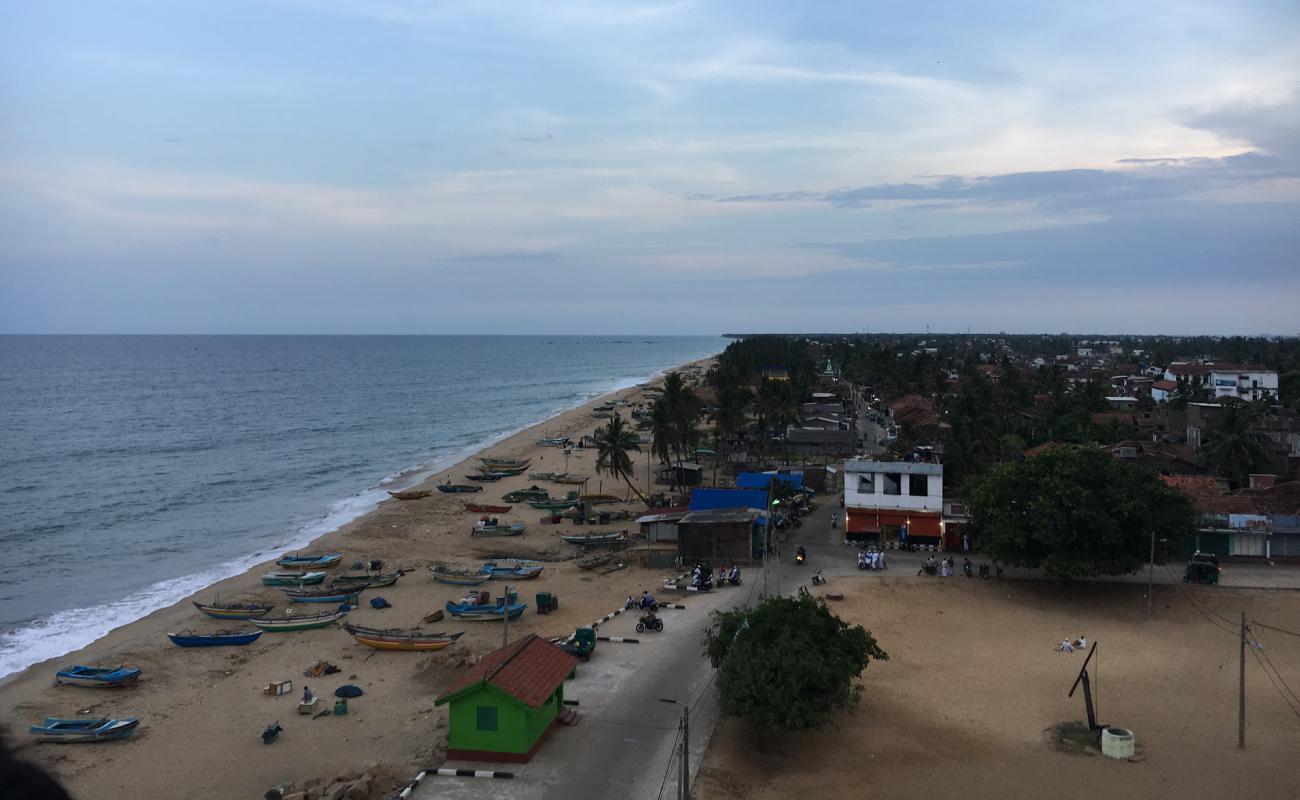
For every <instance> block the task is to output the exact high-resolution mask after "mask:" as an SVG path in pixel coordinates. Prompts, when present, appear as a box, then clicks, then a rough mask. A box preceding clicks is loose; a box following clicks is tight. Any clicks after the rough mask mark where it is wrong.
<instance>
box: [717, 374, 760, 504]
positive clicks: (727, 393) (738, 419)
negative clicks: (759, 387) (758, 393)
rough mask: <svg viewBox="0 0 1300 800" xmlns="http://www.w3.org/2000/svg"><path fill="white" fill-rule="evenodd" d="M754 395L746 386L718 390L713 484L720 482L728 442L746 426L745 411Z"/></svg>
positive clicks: (729, 386)
mask: <svg viewBox="0 0 1300 800" xmlns="http://www.w3.org/2000/svg"><path fill="white" fill-rule="evenodd" d="M752 398H753V393H752V392H750V391H749V390H748V389H746V388H745V387H744V386H735V385H727V386H723V387H722V388H721V389H720V390H718V411H717V413H716V414H714V415H713V435H714V446H715V448H716V450H717V452H716V453H715V454H714V457H713V483H714V484H715V485H716V484H717V482H718V462H720V461H722V458H723V455H724V453H726V452H727V447H726V442H727V441H728V440H729V439H730V438H731V437H732V436H734V435H735V434H736V432H737V431H739V430H740V429H741V428H743V427H744V426H745V409H746V408H747V407H748V406H749V401H750V400H751V399H752Z"/></svg>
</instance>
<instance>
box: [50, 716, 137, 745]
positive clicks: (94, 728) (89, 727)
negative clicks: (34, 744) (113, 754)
mask: <svg viewBox="0 0 1300 800" xmlns="http://www.w3.org/2000/svg"><path fill="white" fill-rule="evenodd" d="M139 725H140V720H138V719H136V718H135V717H123V718H122V719H109V718H107V717H98V718H94V719H87V718H85V717H83V718H81V719H59V718H58V717H46V718H45V721H44V722H42V723H41V724H40V725H33V726H31V727H30V728H29V729H28V732H29V733H31V734H32V735H33V736H36V737H37V741H40V742H57V743H60V744H71V743H74V742H111V741H113V740H114V739H126V738H128V737H129V736H130V735H131V734H133V733H135V729H136V728H137V727H139Z"/></svg>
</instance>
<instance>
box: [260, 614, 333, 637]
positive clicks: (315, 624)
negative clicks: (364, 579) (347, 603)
mask: <svg viewBox="0 0 1300 800" xmlns="http://www.w3.org/2000/svg"><path fill="white" fill-rule="evenodd" d="M347 615H348V612H346V611H325V612H322V613H320V614H310V615H305V616H293V615H289V616H284V617H280V618H278V619H269V618H268V619H257V618H254V619H250V620H249V622H251V623H253V624H254V625H256V626H257V627H259V628H261V629H262V630H264V631H266V632H268V633H287V632H289V631H306V630H311V629H313V628H324V627H327V626H329V625H333V624H334V623H336V622H338V621H339V620H341V619H343V618H344V617H346V616H347Z"/></svg>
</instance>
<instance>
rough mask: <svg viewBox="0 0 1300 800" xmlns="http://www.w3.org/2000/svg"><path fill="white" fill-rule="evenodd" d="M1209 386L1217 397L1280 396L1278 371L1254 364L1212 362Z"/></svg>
mask: <svg viewBox="0 0 1300 800" xmlns="http://www.w3.org/2000/svg"><path fill="white" fill-rule="evenodd" d="M1209 386H1210V388H1211V389H1213V390H1214V396H1215V398H1220V397H1239V398H1241V399H1242V400H1258V399H1260V398H1261V397H1273V398H1276V397H1277V396H1278V393H1277V372H1276V371H1275V370H1271V369H1267V368H1265V367H1261V366H1258V365H1252V364H1211V365H1210V379H1209Z"/></svg>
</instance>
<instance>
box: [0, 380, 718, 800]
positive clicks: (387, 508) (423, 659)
mask: <svg viewBox="0 0 1300 800" xmlns="http://www.w3.org/2000/svg"><path fill="white" fill-rule="evenodd" d="M696 363H697V364H700V363H705V362H696ZM616 397H617V398H622V399H626V400H628V401H629V402H630V403H632V404H636V403H641V402H645V401H646V395H645V393H644V392H643V391H642V390H641V389H631V390H624V391H621V392H616V393H613V394H611V395H607V396H606V397H605V398H599V399H597V400H593V401H591V402H589V403H587V404H585V405H583V406H582V407H581V408H578V409H574V410H572V411H570V412H567V413H565V414H563V415H561V416H559V417H556V418H553V419H551V420H548V421H547V422H545V423H542V424H541V425H538V426H536V427H534V428H531V429H529V430H527V431H523V432H521V433H519V434H517V435H515V436H512V437H510V438H509V439H506V440H504V441H502V442H500V443H498V444H496V445H494V446H492V447H490V448H488V449H487V450H485V451H483V452H482V453H479V454H476V456H475V458H471V459H469V460H468V461H466V462H465V463H464V464H462V465H458V466H457V467H455V468H453V469H451V470H447V471H444V472H441V473H439V474H438V475H435V476H433V477H431V478H430V479H429V481H427V482H426V484H425V486H426V487H427V488H432V487H433V485H434V484H435V483H438V482H442V481H443V480H445V479H446V477H447V476H448V475H450V476H453V478H454V482H456V483H465V482H466V481H464V480H463V476H464V475H465V474H467V473H468V472H470V471H472V467H473V466H474V465H476V464H477V456H478V455H488V454H490V455H493V456H503V457H510V456H525V455H526V456H532V457H533V459H534V460H533V466H532V469H533V470H535V471H555V472H558V471H563V470H564V469H565V459H564V455H563V453H562V452H561V451H560V450H558V449H555V448H541V447H538V446H536V445H535V444H534V441H535V440H536V439H537V438H539V437H542V436H547V437H550V436H569V437H572V438H574V439H576V438H578V437H579V436H581V435H583V434H590V433H591V432H592V431H593V430H594V429H595V428H596V427H597V426H598V425H600V424H603V421H602V420H599V419H596V418H594V417H593V416H592V413H591V410H592V408H593V407H594V406H596V405H598V404H599V403H600V402H602V401H603V400H605V399H612V398H616ZM627 411H628V409H626V408H625V409H623V414H624V416H625V417H626V416H627ZM594 460H595V453H594V452H591V451H588V452H586V453H581V452H579V451H575V453H574V455H573V456H571V457H570V460H569V465H568V470H569V472H571V473H578V474H583V475H590V476H592V481H591V482H590V484H589V485H588V487H587V489H586V491H589V492H606V493H612V494H619V495H624V494H625V493H626V491H627V490H626V487H625V486H624V485H623V484H622V483H621V482H618V483H616V482H615V481H614V480H613V479H612V478H611V477H610V476H608V475H604V476H596V475H595V471H594V468H593V464H594ZM634 462H635V463H636V465H637V466H638V468H639V472H638V475H637V478H636V480H637V481H638V482H639V485H640V486H641V487H642V488H643V489H644V487H645V486H646V475H645V464H646V462H645V459H644V457H641V458H638V459H634ZM535 482H536V481H532V480H530V479H528V478H527V477H526V475H521V476H519V477H516V478H507V479H503V480H501V481H499V482H497V483H488V484H484V491H482V492H480V493H475V494H464V495H455V494H442V493H437V492H435V493H434V494H433V495H432V496H430V497H428V498H426V499H422V500H412V501H403V502H399V501H388V502H385V503H383V504H382V505H381V506H380V507H379V508H378V509H376V510H375V511H374V512H372V513H370V514H368V515H366V516H364V517H361V518H360V519H358V520H356V521H354V522H352V523H350V524H348V525H346V526H345V527H343V528H342V529H340V530H339V531H337V532H335V533H332V534H329V535H326V536H324V537H322V538H321V539H319V540H317V541H316V542H315V543H314V544H313V546H312V549H313V550H318V551H319V550H341V551H342V552H343V553H344V554H345V558H344V562H343V567H342V568H340V570H339V571H343V570H346V569H347V568H348V567H349V566H350V565H351V564H352V563H353V562H355V561H358V560H362V559H371V558H379V559H383V560H384V561H385V562H386V566H387V568H389V569H391V568H395V567H404V568H407V569H410V570H412V571H411V572H409V573H408V574H407V575H406V576H405V577H403V578H402V579H401V580H400V581H399V582H398V583H397V584H396V585H395V586H392V587H387V588H383V589H378V590H373V591H368V592H366V593H364V594H363V595H362V596H361V608H359V609H357V610H355V611H353V612H352V613H351V614H350V615H349V617H348V619H349V621H352V622H354V623H356V624H360V625H370V626H375V627H411V626H417V625H419V624H420V618H421V617H422V616H423V615H425V614H427V613H428V612H430V611H432V610H434V609H437V608H441V607H442V606H443V604H444V603H445V602H446V601H448V600H454V599H457V598H458V597H460V596H461V595H462V594H463V593H464V592H463V590H461V589H459V588H458V587H454V586H445V585H441V584H435V583H433V582H432V581H431V579H430V577H429V573H428V571H427V569H426V567H427V565H428V564H430V563H431V562H433V561H436V560H448V561H457V562H462V563H466V564H474V563H481V562H482V560H483V559H484V558H485V557H487V556H490V555H494V554H506V555H520V556H527V557H539V558H545V559H558V560H556V561H554V562H551V563H548V564H547V566H546V569H545V571H544V572H543V574H542V576H541V577H540V578H538V579H537V580H533V581H527V582H524V583H522V584H521V585H519V593H520V596H521V599H523V600H525V601H526V602H528V603H529V606H530V609H529V611H528V612H527V613H526V614H525V615H524V616H523V617H522V618H520V619H519V620H518V621H517V622H512V623H511V625H510V634H511V638H512V639H513V638H515V637H516V636H517V635H522V634H525V633H529V632H537V633H541V634H546V635H558V634H562V633H571V632H572V631H573V629H574V628H575V627H576V626H578V625H585V624H589V623H590V622H591V621H592V620H593V619H596V618H598V617H599V616H601V615H603V614H605V613H607V612H608V611H610V610H612V609H613V608H614V607H616V606H617V605H620V604H621V599H622V598H624V597H626V596H627V595H628V594H633V593H639V592H640V590H641V589H643V588H649V587H653V586H654V585H656V584H657V583H658V581H659V580H660V579H661V578H662V577H663V574H662V573H661V572H657V571H656V572H651V571H648V570H643V569H639V568H636V567H635V566H633V567H632V568H629V569H626V570H622V571H618V572H613V573H611V574H609V575H600V574H595V573H592V572H586V571H583V570H580V569H578V568H577V567H576V566H575V565H574V563H573V561H572V558H573V556H574V555H575V554H576V551H577V548H575V547H573V546H571V545H567V544H565V543H563V542H562V541H561V540H560V539H559V538H558V536H557V533H559V532H561V531H563V532H568V531H571V530H574V526H573V525H572V524H571V523H569V522H568V521H566V523H565V524H562V525H541V524H539V519H540V517H541V516H542V514H543V512H541V511H536V510H533V509H531V508H529V507H528V505H527V504H515V505H514V508H513V509H512V511H511V512H510V513H509V514H503V515H499V516H500V519H501V520H502V521H503V522H515V521H520V522H526V523H527V524H528V531H527V533H526V534H525V535H523V536H520V537H510V538H506V537H494V538H471V537H470V530H471V527H472V526H473V523H474V522H475V520H476V519H477V515H475V514H472V513H468V512H466V511H464V510H463V508H462V503H463V502H466V501H469V502H482V503H492V504H497V503H500V498H501V496H502V495H503V494H505V493H507V492H509V491H511V490H513V489H518V488H524V487H527V486H528V485H530V484H532V483H535ZM537 483H540V485H542V486H544V487H546V488H548V489H549V490H550V491H551V493H552V494H558V495H563V493H564V492H565V491H568V490H569V489H573V488H576V487H573V486H567V485H560V484H549V483H542V482H537ZM663 488H664V487H656V490H657V491H662V490H663ZM601 508H610V509H614V510H617V509H630V510H633V511H636V510H640V509H642V508H644V506H643V505H642V504H640V503H638V502H637V501H636V500H635V497H633V501H632V502H630V503H626V504H617V505H613V506H601ZM620 529H628V530H629V531H633V532H635V530H636V525H635V523H634V522H633V521H631V520H629V521H623V522H618V523H614V524H613V525H610V526H608V527H605V528H602V527H597V526H590V525H584V526H581V532H584V533H586V532H591V533H595V532H600V531H603V530H620ZM270 569H274V566H273V565H272V564H271V563H267V564H263V565H260V566H258V567H256V568H254V569H252V570H250V571H249V572H248V573H246V574H244V575H241V576H238V577H235V578H231V579H229V580H226V581H223V582H221V583H219V584H216V585H215V586H212V587H210V588H209V589H206V590H204V591H202V592H200V593H198V594H196V595H195V596H193V597H192V598H189V599H186V600H185V601H182V602H181V603H179V604H177V605H175V606H172V607H170V608H167V609H163V610H160V611H158V612H155V613H154V614H151V615H149V616H148V617H146V618H145V619H143V620H139V621H137V622H135V623H133V624H131V625H127V626H124V627H122V628H119V629H117V630H115V631H113V632H111V633H110V634H108V635H107V636H105V637H104V638H102V639H100V640H99V641H97V642H95V643H93V644H92V645H90V646H89V647H86V648H85V649H83V650H81V651H78V652H75V653H71V654H69V655H67V656H65V657H63V658H60V659H57V660H54V661H50V662H45V663H42V664H36V665H34V666H32V667H30V668H29V669H27V670H25V671H23V672H22V673H20V674H19V675H17V676H15V677H14V678H12V679H11V680H9V681H7V682H6V683H5V684H4V685H3V686H0V719H3V720H4V725H3V727H4V729H5V731H4V732H5V735H6V737H7V738H8V739H9V740H10V741H11V742H14V743H16V744H25V743H26V740H27V738H28V736H27V734H26V727H27V725H29V724H31V723H34V722H38V721H39V720H40V719H41V718H42V717H44V716H47V715H48V716H68V717H71V716H77V715H79V714H89V713H93V714H95V715H103V716H137V717H140V718H141V720H142V723H141V728H140V731H139V732H138V734H137V735H136V736H135V737H134V738H133V739H131V740H128V741H125V742H112V743H105V744H100V745H81V746H77V745H63V746H59V745H32V746H27V747H24V748H23V755H24V756H25V757H28V758H31V759H32V760H34V761H36V762H37V763H39V764H42V765H44V766H46V767H47V768H49V769H51V770H52V771H53V772H54V773H55V774H56V775H57V776H58V777H59V778H60V779H61V780H62V781H64V782H65V784H66V786H67V787H68V788H69V790H70V791H71V792H72V793H73V794H74V796H76V797H78V798H81V799H83V800H92V799H93V800H100V799H101V798H128V797H129V798H140V799H141V800H149V799H150V798H174V797H185V798H194V799H195V800H197V799H198V798H214V800H217V799H219V800H227V799H228V798H236V797H261V796H262V793H263V792H264V791H265V790H266V789H267V788H268V787H270V786H272V785H275V784H277V783H279V782H280V781H282V780H294V781H297V782H299V783H301V782H302V781H304V780H306V779H309V778H327V779H328V778H332V777H334V776H337V775H341V774H345V773H353V774H355V773H358V772H360V771H361V770H362V769H364V768H366V767H368V766H371V765H376V766H377V772H379V773H381V774H382V775H384V776H385V777H386V779H387V785H386V786H381V787H379V788H385V789H386V788H391V787H392V786H396V785H397V784H399V783H404V782H405V781H407V780H409V778H410V777H411V776H412V775H413V774H414V773H415V771H416V770H417V769H419V768H421V767H425V766H428V765H429V764H430V763H431V762H433V761H438V760H440V754H439V753H438V752H437V748H438V747H440V746H441V745H442V743H443V741H444V739H445V737H444V735H443V730H444V729H443V728H442V727H441V726H443V725H445V709H443V708H438V709H435V708H434V705H433V701H434V698H435V697H436V696H437V694H438V693H439V691H440V689H441V688H443V687H445V686H446V685H448V684H449V682H450V680H451V679H452V678H453V677H454V676H455V675H456V674H457V673H458V672H459V670H460V669H461V668H462V667H463V665H464V663H465V659H466V657H467V656H470V655H472V654H481V653H483V652H486V651H488V650H490V649H493V648H494V647H497V646H499V645H500V644H501V633H502V631H501V625H500V624H499V623H492V622H464V623H462V622H458V621H455V620H452V619H450V618H449V619H448V620H446V621H444V622H442V623H439V624H437V625H425V626H423V627H424V628H425V629H426V630H444V631H457V630H464V631H465V632H466V633H465V636H464V638H463V639H462V640H461V641H460V642H457V643H456V644H455V645H453V646H452V647H451V648H448V649H447V650H445V651H442V652H441V653H436V654H419V653H400V652H399V653H377V652H375V651H373V650H370V649H368V648H365V647H363V646H361V645H358V644H356V643H354V642H353V640H352V638H351V637H350V636H349V635H348V634H347V633H345V632H344V631H342V630H341V629H338V628H328V629H323V630H315V631H304V632H298V633H278V634H277V633H265V634H263V635H262V637H261V638H260V639H259V640H258V641H257V642H255V643H253V644H252V645H249V646H246V647H239V648H201V649H181V648H177V647H174V646H172V644H171V643H170V642H169V641H168V640H167V638H166V636H165V634H166V633H167V632H168V631H171V632H177V631H182V630H185V629H187V628H189V629H193V630H195V631H198V632H213V631H216V630H219V629H222V628H241V629H250V630H251V629H252V626H251V625H249V624H248V623H243V622H229V621H224V622H223V621H218V620H211V619H208V618H206V617H204V616H202V615H200V614H199V613H198V612H197V611H196V610H195V609H194V608H193V607H192V606H191V604H190V600H191V599H197V600H209V599H211V598H213V597H215V596H216V595H217V594H218V593H220V595H221V597H222V598H223V599H233V598H236V597H239V596H266V597H274V598H276V602H277V604H278V607H277V609H276V612H275V613H276V614H278V613H280V612H281V611H282V610H283V609H284V608H285V607H286V606H287V603H285V602H284V597H283V595H281V593H280V591H279V590H278V589H274V588H269V587H263V586H262V585H261V584H260V579H259V578H260V575H261V574H262V573H263V572H266V571H268V570H270ZM483 588H491V589H494V590H497V591H500V590H501V588H502V587H501V585H500V584H499V583H497V582H492V583H491V584H488V585H485V586H484V587H483ZM539 591H549V592H553V593H555V594H557V595H558V596H559V598H560V609H559V611H558V612H556V613H554V614H551V615H549V616H539V615H538V614H536V613H534V604H533V600H534V595H535V594H536V593H537V592H539ZM374 596H383V597H385V598H386V599H388V600H389V601H390V602H391V603H392V605H393V607H392V608H390V609H386V610H383V611H377V610H374V609H372V608H370V606H369V604H368V602H367V601H368V600H369V598H371V597H374ZM324 608H328V606H319V605H315V604H308V605H299V606H298V609H299V610H300V613H312V612H314V611H316V610H323V609H324ZM317 659H323V660H326V661H329V662H331V663H333V664H336V665H338V666H339V667H341V668H342V672H340V673H338V674H335V675H330V676H328V677H323V678H304V676H303V671H304V670H305V669H307V667H308V666H309V665H310V664H311V663H312V662H313V661H315V660H317ZM74 663H77V664H119V663H126V664H130V665H133V666H138V667H142V668H144V670H145V672H144V676H143V679H142V680H141V681H140V682H139V684H138V685H137V686H135V687H130V688H124V689H116V690H92V689H79V688H74V687H54V686H52V685H51V683H52V679H53V677H54V672H55V671H56V670H57V669H58V668H59V667H60V666H62V665H65V664H74ZM280 679H289V680H292V681H293V682H294V688H295V691H294V693H293V694H292V695H288V696H282V697H268V696H264V695H263V694H262V691H261V690H262V688H263V687H265V686H266V685H267V684H268V683H269V682H271V681H272V680H280ZM304 683H305V684H306V685H308V686H311V687H312V688H313V689H315V690H316V691H317V693H318V694H320V695H322V697H323V699H324V698H327V699H328V700H329V701H331V702H332V700H333V696H332V694H333V690H334V689H335V688H337V687H338V686H340V685H342V684H344V683H353V684H356V685H358V686H360V687H361V688H362V689H363V690H364V692H365V695H364V696H363V697H361V698H358V699H355V700H353V701H351V703H350V709H349V713H348V715H347V716H343V717H332V716H330V717H323V718H320V719H312V718H310V717H306V716H299V715H298V714H297V710H296V707H297V700H298V695H299V693H300V692H301V688H302V686H303V685H304ZM277 720H278V721H279V722H280V723H281V724H282V725H283V726H284V729H285V730H284V732H283V733H282V734H281V736H280V738H279V740H278V741H276V742H275V743H274V744H273V745H271V746H269V747H268V746H264V745H263V744H262V742H261V739H260V734H261V732H262V729H263V728H264V727H265V726H266V725H268V724H270V723H272V722H275V721H277ZM374 796H380V795H379V792H378V790H377V791H376V792H375V795H374Z"/></svg>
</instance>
